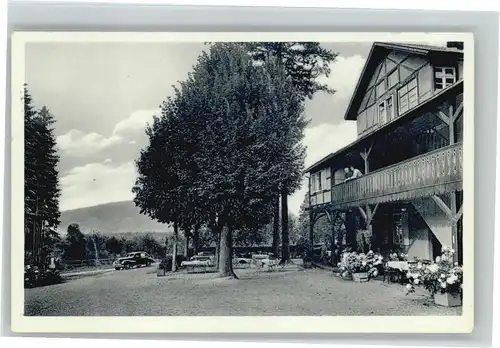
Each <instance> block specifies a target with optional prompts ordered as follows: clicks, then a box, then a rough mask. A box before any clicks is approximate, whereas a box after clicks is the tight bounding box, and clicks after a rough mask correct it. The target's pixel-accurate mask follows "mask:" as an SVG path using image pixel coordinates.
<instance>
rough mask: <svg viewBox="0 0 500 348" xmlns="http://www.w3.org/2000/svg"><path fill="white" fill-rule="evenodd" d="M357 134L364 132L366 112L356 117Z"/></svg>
mask: <svg viewBox="0 0 500 348" xmlns="http://www.w3.org/2000/svg"><path fill="white" fill-rule="evenodd" d="M356 121H357V123H358V134H361V133H363V132H364V131H365V130H366V110H365V111H363V112H362V113H360V114H359V115H358V118H357V120H356Z"/></svg>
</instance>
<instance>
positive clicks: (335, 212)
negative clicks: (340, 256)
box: [325, 210, 339, 267]
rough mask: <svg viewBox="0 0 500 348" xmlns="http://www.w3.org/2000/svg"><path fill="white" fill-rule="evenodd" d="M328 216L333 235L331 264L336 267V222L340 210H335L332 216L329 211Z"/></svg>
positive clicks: (326, 211)
mask: <svg viewBox="0 0 500 348" xmlns="http://www.w3.org/2000/svg"><path fill="white" fill-rule="evenodd" d="M325 213H326V216H327V217H328V221H330V227H331V233H332V245H331V255H330V258H331V262H332V266H334V267H335V263H336V262H335V261H336V259H335V222H336V221H337V218H338V216H339V212H338V210H335V211H334V212H333V214H332V215H330V214H329V213H328V210H325Z"/></svg>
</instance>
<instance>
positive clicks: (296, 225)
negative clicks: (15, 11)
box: [12, 33, 474, 332]
mask: <svg viewBox="0 0 500 348" xmlns="http://www.w3.org/2000/svg"><path fill="white" fill-rule="evenodd" d="M17 34H18V36H17V37H16V36H14V37H13V53H12V54H13V56H12V61H13V62H15V63H13V72H12V81H13V83H12V103H13V128H12V129H13V138H14V139H15V140H14V141H13V143H12V151H13V152H12V158H13V168H12V173H13V174H12V178H13V181H12V185H13V186H12V192H23V191H24V194H23V200H21V197H20V196H19V195H18V197H17V198H14V197H13V202H12V214H13V215H12V224H13V229H12V263H13V265H12V272H13V275H12V294H13V296H14V295H15V296H16V300H14V299H13V305H12V306H13V314H12V320H13V322H15V321H17V323H19V325H18V327H19V328H20V327H21V322H23V323H25V324H23V325H25V327H23V329H19V330H24V331H30V330H34V329H35V328H34V326H36V325H38V324H35V323H39V325H49V324H50V323H51V324H50V325H52V326H51V327H52V330H56V331H57V330H66V329H63V328H62V327H63V326H65V327H67V328H69V327H70V325H73V324H71V323H74V326H76V327H79V328H78V330H85V327H86V325H89V326H88V327H89V328H91V327H93V328H94V329H89V331H92V330H95V329H96V328H97V327H98V325H100V326H101V328H100V330H101V331H102V330H105V328H103V327H105V326H106V324H105V323H106V322H105V321H104V320H108V321H109V323H113V321H112V320H114V319H113V318H115V319H120V318H121V317H128V319H127V320H128V321H127V323H126V325H125V324H124V325H123V326H122V327H121V329H123V330H127V331H137V330H138V331H143V330H145V331H147V330H149V329H151V330H152V328H151V327H149V329H148V327H147V325H146V324H145V323H146V322H145V321H144V322H141V321H140V320H143V318H144V320H145V319H147V318H150V319H151V320H152V317H155V318H156V317H161V318H163V319H165V318H166V319H165V320H168V318H169V317H170V318H171V319H169V320H171V321H169V323H172V324H169V325H170V326H169V327H168V328H165V330H169V331H176V330H177V329H179V331H184V332H185V331H189V330H190V328H189V325H188V321H187V320H189V318H195V320H197V321H196V327H195V326H194V324H193V326H192V327H191V330H193V331H199V330H202V331H203V330H205V329H203V328H201V327H200V326H203V325H205V323H206V325H207V327H209V328H210V329H207V330H215V331H216V330H217V329H220V327H222V325H226V324H223V323H228V322H231V321H232V324H231V323H228V324H227V325H236V324H237V323H243V321H239V320H240V319H238V318H246V319H245V320H248V321H246V322H245V323H249V322H250V321H249V320H251V319H252V317H253V318H254V320H255V321H256V322H257V324H255V325H256V327H258V328H260V329H262V328H263V326H264V325H265V326H267V329H265V330H264V331H269V330H277V331H288V330H291V328H292V327H294V326H293V325H295V327H296V325H298V324H297V323H298V322H293V323H292V322H290V325H291V326H288V324H286V323H287V321H286V320H287V319H286V318H288V319H293V318H301V317H302V318H303V319H302V320H303V321H301V323H302V324H301V325H304V326H307V325H314V320H316V319H317V318H318V320H321V322H320V321H318V324H317V325H318V327H321V328H322V329H324V328H325V327H329V329H328V330H333V331H337V332H363V331H370V330H372V331H373V330H375V331H379V332H384V330H386V331H388V332H390V331H393V330H396V331H400V332H418V331H419V330H420V329H421V330H423V331H425V330H427V332H432V331H433V330H443V331H446V332H469V331H470V330H472V327H473V290H474V289H473V281H472V279H473V261H474V257H473V241H474V237H473V236H474V231H473V226H474V224H473V189H474V188H473V181H471V180H473V179H472V177H473V174H474V166H473V151H474V141H473V140H474V139H473V128H472V127H473V104H472V101H473V95H472V94H473V85H472V83H473V77H474V76H473V65H472V59H473V56H472V53H473V39H472V36H471V35H468V34H459V33H456V34H438V33H434V34H433V33H426V34H423V33H422V34H417V33H411V34H406V35H405V34H404V33H399V34H389V33H385V34H379V35H377V34H375V33H366V35H365V34H359V33H357V34H348V33H329V34H327V33H322V34H314V33H307V34H304V33H302V34H298V33H290V34H276V35H274V34H264V33H260V34H257V33H242V34H241V35H240V34H238V33H232V34H231V35H229V34H228V35H226V36H224V34H223V33H218V34H214V35H208V34H206V33H205V34H203V33H200V34H198V35H194V34H189V33H184V34H175V35H174V34H160V33H155V34H153V33H150V35H148V34H145V33H143V34H135V35H129V36H127V35H126V34H123V35H122V34H117V33H115V34H112V33H108V34H106V33H17ZM15 35H16V34H15ZM162 38H164V39H162ZM469 59H470V61H468V60H469ZM22 115H24V120H23V119H22ZM468 127H469V128H468ZM16 165H17V167H16ZM22 173H24V174H22ZM469 174H470V175H469ZM23 184H24V187H23ZM22 230H24V233H22V232H21V231H22ZM23 270H24V273H22V272H23ZM21 274H23V278H22V279H21ZM14 302H15V303H14ZM17 305H19V307H18V306H17ZM15 308H17V309H18V310H19V313H15V312H14V309H15ZM58 317H65V319H64V321H65V322H64V323H62V322H57V321H53V320H54V319H57V318H58ZM177 317H179V320H181V317H182V318H183V319H182V325H184V327H183V328H182V329H180V325H181V324H180V323H181V321H179V322H178V323H179V324H178V325H179V327H176V324H175V323H176V321H175V320H174V319H175V318H177ZM210 317H217V318H222V317H225V319H216V318H213V319H210ZM266 317H267V319H266ZM277 317H283V318H285V319H283V320H284V321H283V322H281V323H280V321H281V320H282V319H281V318H277ZM82 318H83V319H82ZM306 318H307V319H306ZM311 318H312V319H311ZM87 319H88V320H87ZM327 319H329V320H331V324H328V323H329V322H328V321H326V320H327ZM72 320H74V321H72ZM77 320H87V321H85V324H82V323H83V322H81V321H77ZM241 320H243V319H241ZM384 320H386V321H387V324H382V323H384V322H385V321H384ZM405 320H408V321H407V322H405ZM134 322H136V323H138V324H137V325H136V326H135V327H134V324H133V323H134ZM273 322H274V323H275V324H272V323H273ZM28 323H31V324H28ZM78 323H79V324H78ZM139 323H142V324H139ZM157 323H158V322H157ZM292 324H293V325H292ZM30 325H31V327H28V326H30ZM58 325H61V326H60V327H59V326H58ZM153 325H155V326H154V327H155V330H157V329H158V327H160V326H159V325H160V324H153ZM186 325H187V326H188V327H187V328H186ZM242 325H243V324H242ZM245 325H250V324H245ZM273 325H274V326H273ZM391 325H394V327H396V326H398V325H399V326H400V327H399V326H398V328H393V327H391ZM405 325H407V326H406V327H403V326H405ZM74 326H71V328H72V329H74V328H75V327H74ZM119 326H120V324H109V326H108V328H109V329H110V330H115V331H116V332H118V331H120V330H121V329H120V327H119ZM219 326H220V327H219ZM330 326H331V327H330ZM370 326H371V327H370ZM40 327H42V326H40ZM111 327H113V328H111ZM374 327H376V328H374ZM303 329H305V327H303ZM40 330H41V329H40ZM44 330H47V331H46V332H49V331H50V330H51V328H50V327H46V328H45V329H44ZM68 330H69V329H68ZM243 330H250V329H249V326H246V329H245V328H243ZM299 330H300V329H299ZM305 330H306V331H314V330H315V328H311V329H305ZM429 330H430V331H429ZM256 331H259V330H257V329H256ZM436 332H437V331H436Z"/></svg>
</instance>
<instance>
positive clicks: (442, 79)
mask: <svg viewBox="0 0 500 348" xmlns="http://www.w3.org/2000/svg"><path fill="white" fill-rule="evenodd" d="M455 82H457V73H456V70H455V68H453V67H434V89H435V90H436V91H440V90H442V89H445V88H447V87H449V86H451V85H453V84H454V83H455Z"/></svg>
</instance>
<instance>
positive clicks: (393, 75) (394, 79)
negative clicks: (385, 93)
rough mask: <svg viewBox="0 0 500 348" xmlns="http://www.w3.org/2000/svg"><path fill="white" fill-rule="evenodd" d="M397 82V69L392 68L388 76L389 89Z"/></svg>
mask: <svg viewBox="0 0 500 348" xmlns="http://www.w3.org/2000/svg"><path fill="white" fill-rule="evenodd" d="M398 82H399V73H398V69H396V70H394V71H393V72H392V73H391V74H390V75H389V77H388V84H389V86H388V88H389V89H391V88H392V87H394V86H396V85H397V84H398Z"/></svg>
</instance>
